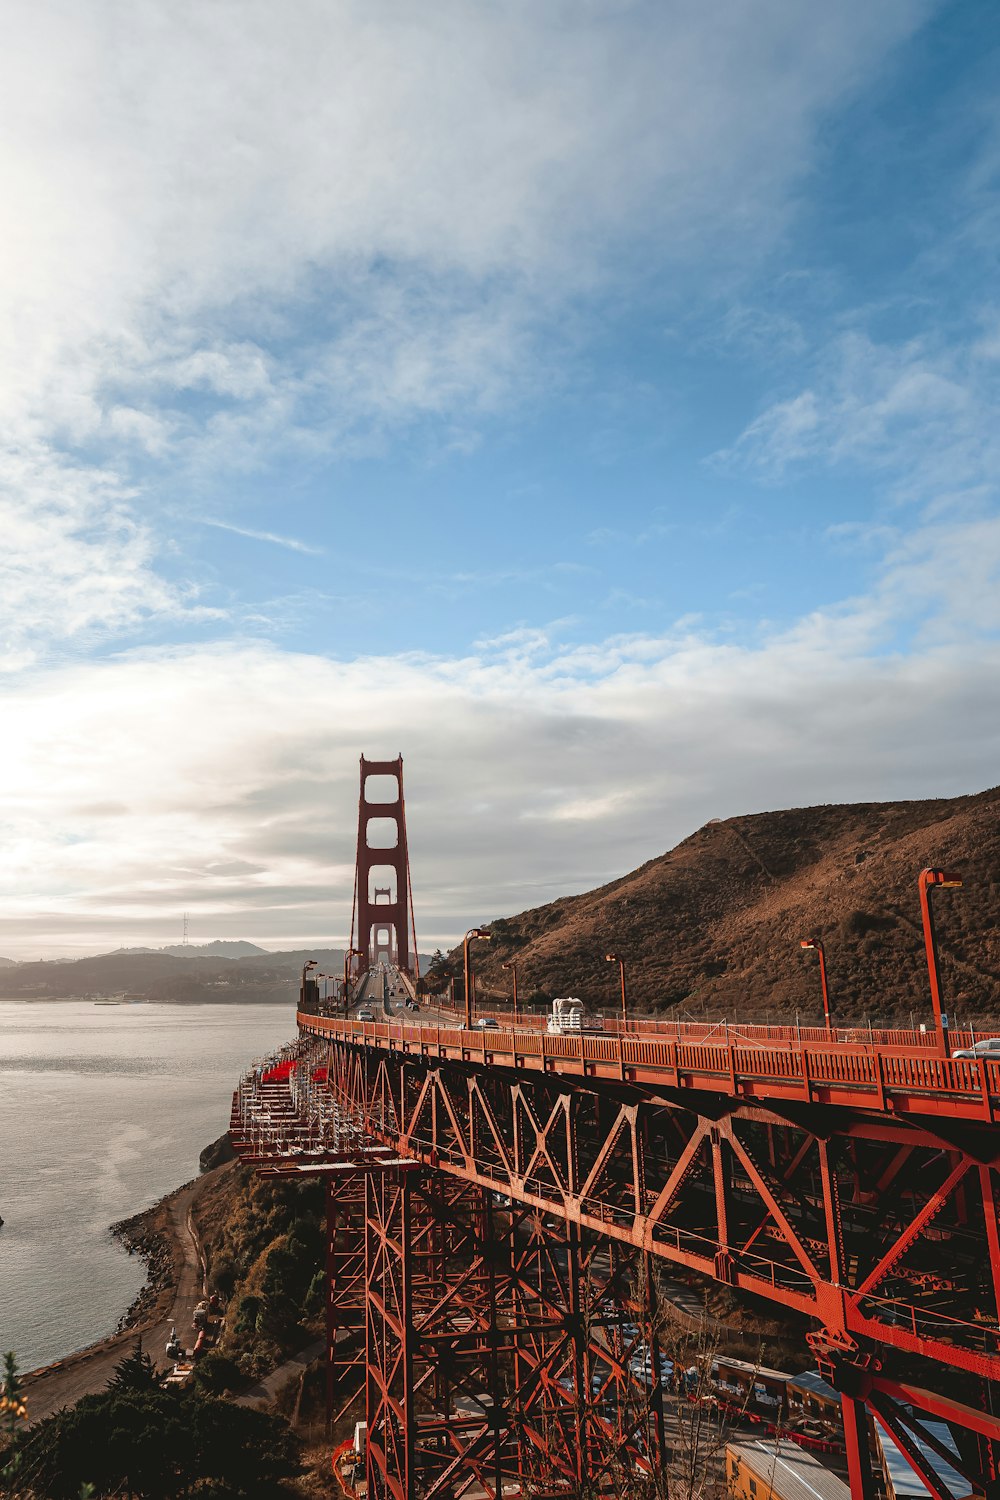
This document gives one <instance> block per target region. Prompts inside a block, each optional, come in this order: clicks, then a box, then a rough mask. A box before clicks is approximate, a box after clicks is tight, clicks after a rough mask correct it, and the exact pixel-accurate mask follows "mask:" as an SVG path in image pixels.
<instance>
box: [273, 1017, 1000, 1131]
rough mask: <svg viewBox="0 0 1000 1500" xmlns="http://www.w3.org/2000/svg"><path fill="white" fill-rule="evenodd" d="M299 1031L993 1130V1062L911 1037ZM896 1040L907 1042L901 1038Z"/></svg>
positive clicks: (449, 1056)
mask: <svg viewBox="0 0 1000 1500" xmlns="http://www.w3.org/2000/svg"><path fill="white" fill-rule="evenodd" d="M298 1024H299V1027H300V1030H301V1031H303V1032H305V1033H308V1034H311V1035H313V1036H319V1037H322V1036H327V1037H337V1038H339V1039H341V1040H344V1041H348V1042H355V1043H359V1044H362V1045H365V1046H368V1047H374V1048H376V1049H380V1050H384V1051H390V1052H402V1053H405V1054H411V1055H417V1056H423V1057H427V1058H441V1059H446V1060H448V1061H464V1062H468V1063H473V1064H477V1065H479V1066H494V1067H505V1068H515V1069H525V1070H528V1071H536V1072H548V1073H557V1074H566V1075H576V1076H582V1077H593V1078H597V1079H602V1078H603V1079H616V1080H618V1081H620V1082H626V1083H630V1084H635V1085H637V1086H639V1087H642V1088H654V1089H655V1088H660V1089H664V1088H666V1089H678V1090H698V1091H702V1092H704V1091H706V1090H707V1091H710V1092H716V1093H724V1094H728V1095H731V1096H733V1097H736V1098H739V1099H741V1100H748V1101H758V1102H760V1103H761V1104H766V1103H768V1102H769V1101H770V1102H776V1101H779V1100H792V1101H799V1102H806V1103H812V1104H828V1105H839V1106H843V1107H846V1108H851V1109H864V1110H874V1111H877V1112H879V1113H887V1114H892V1115H923V1116H927V1115H935V1116H941V1115H944V1116H948V1117H949V1118H952V1119H961V1120H969V1121H978V1122H995V1121H996V1119H997V1117H998V1109H1000V1059H998V1060H993V1059H991V1058H983V1057H978V1058H949V1057H944V1056H942V1055H941V1054H939V1053H934V1052H932V1051H931V1050H930V1048H929V1047H928V1046H927V1045H926V1044H925V1041H923V1040H922V1039H921V1037H922V1034H921V1033H910V1036H912V1038H913V1041H912V1042H911V1043H910V1044H909V1045H903V1044H900V1043H895V1044H882V1043H875V1044H868V1043H860V1042H853V1043H847V1042H828V1041H825V1040H824V1041H805V1040H802V1041H800V1040H799V1039H798V1037H797V1036H796V1034H795V1033H794V1032H792V1033H791V1034H790V1035H789V1036H788V1038H787V1040H785V1041H770V1042H754V1041H748V1040H746V1039H745V1037H741V1038H740V1039H739V1040H734V1039H733V1038H732V1037H726V1036H719V1035H718V1034H716V1036H714V1037H712V1038H708V1039H706V1038H704V1037H702V1038H701V1039H699V1040H686V1039H685V1038H684V1035H683V1031H682V1029H681V1028H678V1033H679V1034H678V1035H675V1036H668V1035H654V1036H649V1035H647V1036H642V1035H634V1036H633V1035H627V1034H626V1035H621V1036H616V1035H600V1034H597V1035H589V1036H588V1035H583V1036H559V1035H548V1034H547V1033H545V1032H540V1031H537V1030H534V1029H521V1028H518V1029H517V1030H514V1029H513V1028H511V1027H506V1028H503V1027H501V1028H498V1029H497V1030H492V1029H491V1030H488V1031H476V1030H466V1029H464V1028H462V1027H457V1026H438V1025H426V1024H412V1023H408V1022H404V1021H386V1022H380V1021H376V1022H362V1021H353V1020H344V1019H342V1018H339V1017H332V1016H317V1015H311V1014H307V1013H305V1012H302V1011H300V1012H299V1014H298ZM900 1035H904V1036H905V1035H906V1033H900Z"/></svg>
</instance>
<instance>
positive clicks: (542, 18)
mask: <svg viewBox="0 0 1000 1500" xmlns="http://www.w3.org/2000/svg"><path fill="white" fill-rule="evenodd" d="M927 9H928V6H926V5H914V4H913V3H912V0H883V3H881V4H880V5H878V6H871V5H867V4H864V3H862V0H845V3H844V4H841V5H839V6H836V7H826V8H824V9H822V10H821V11H817V10H816V9H815V8H807V9H803V8H802V7H801V6H799V5H797V4H795V3H793V0H768V3H766V4H764V5H760V6H754V7H749V6H738V7H733V6H731V5H725V4H721V3H719V4H717V5H714V6H712V5H709V6H706V5H705V4H703V3H700V4H696V3H694V0H672V3H670V4H666V5H664V4H654V3H651V0H622V3H616V4H611V5H608V4H604V3H600V0H588V3H584V4H580V3H570V0H553V3H551V4H547V5H537V4H534V3H528V0H516V3H514V4H510V5H504V6H493V5H470V4H468V3H467V0H431V3H429V4H423V5H420V6H418V7H413V6H410V5H407V4H402V3H400V0H344V3H342V4H339V5H337V6H330V5H328V4H326V3H323V0H300V3H298V4H296V6H295V7H294V10H293V11H292V12H288V11H287V10H286V9H284V8H281V7H276V6H274V5H273V4H270V3H268V0H217V3H214V4H213V5H211V6H204V5H200V4H196V3H194V0H180V3H177V4H174V5H171V6H169V7H166V8H164V7H163V6H160V5H155V4H153V3H151V0H137V3H136V4H133V5H130V6H128V7H126V8H124V9H123V8H122V7H121V6H120V5H118V4H114V3H111V0H98V3H95V4H90V5H86V6H79V5H73V4H70V3H68V0H12V3H11V4H9V5H8V6H7V7H6V9H5V13H4V46H3V49H2V50H0V176H2V180H3V183H4V217H5V224H6V226H7V231H6V232H5V233H4V235H3V236H2V237H0V432H2V434H3V441H4V443H5V444H7V445H9V453H8V457H7V460H6V465H7V468H8V469H10V468H11V467H12V466H13V467H14V468H16V467H17V465H18V461H19V459H18V455H19V454H20V453H21V452H23V451H25V450H28V451H30V452H31V453H32V454H34V455H36V461H37V466H38V468H39V469H40V470H43V471H44V472H45V473H46V474H47V475H53V474H55V473H56V472H57V471H58V469H59V467H60V465H65V473H64V475H63V480H61V481H59V482H60V483H62V482H65V485H66V487H67V488H68V489H74V488H77V487H78V486H79V484H80V474H79V471H80V469H81V467H82V465H83V460H82V459H81V458H80V457H79V456H78V455H79V454H80V453H85V454H86V455H87V462H88V463H89V462H92V461H94V456H95V455H96V462H97V464H98V467H99V469H100V471H101V472H100V475H98V476H96V477H95V479H94V481H93V484H92V486H91V498H90V500H89V501H88V505H89V506H90V510H91V514H93V515H94V516H95V524H96V525H97V528H98V530H100V529H102V528H103V529H104V530H105V531H107V530H109V529H110V530H112V531H113V530H115V529H116V528H119V527H120V526H121V525H122V524H123V522H124V521H125V520H127V521H128V524H129V525H130V526H131V527H132V528H133V538H141V546H140V545H139V544H138V543H137V542H136V541H133V543H132V545H131V546H130V547H127V548H126V547H124V546H121V545H119V546H117V548H116V549H115V559H114V568H113V570H112V572H113V583H112V587H110V589H109V590H108V591H107V598H108V601H109V603H108V609H107V611H106V612H105V615H104V618H103V620H99V616H100V609H99V602H100V597H101V593H102V590H101V587H100V586H99V585H97V586H92V570H91V567H90V562H91V560H92V558H93V555H94V554H93V550H92V547H91V544H90V543H89V542H88V545H87V546H84V547H82V548H81V549H80V551H79V553H78V554H77V566H76V568H75V570H74V571H73V574H72V579H71V578H70V569H71V558H70V555H69V553H68V552H66V553H65V555H64V561H63V578H64V580H65V581H66V583H67V586H68V588H69V590H70V592H72V593H77V594H83V593H88V594H89V599H90V603H89V605H88V606H87V608H86V609H84V610H83V611H82V612H81V614H82V617H84V618H85V619H86V620H88V621H92V623H93V624H94V625H95V626H96V625H97V624H98V623H100V624H102V625H103V626H104V627H105V628H106V629H108V630H117V629H120V628H121V627H122V625H123V623H125V622H127V620H128V619H129V618H130V611H132V610H133V609H134V608H136V607H137V606H133V605H125V604H124V603H123V599H124V598H126V597H128V598H134V597H136V596H138V595H139V594H140V593H142V594H143V595H144V596H145V602H144V604H143V606H142V609H144V610H145V611H147V612H148V611H152V612H155V611H157V610H158V609H160V608H162V609H165V610H167V611H169V612H177V611H178V609H179V608H180V607H181V603H182V600H183V595H182V594H181V595H179V594H178V593H176V592H175V591H173V590H171V589H170V588H168V587H167V586H166V585H165V584H164V583H162V582H161V583H159V584H154V586H152V587H150V586H149V584H150V576H149V575H150V567H151V565H152V549H153V547H154V546H155V542H156V537H157V534H158V517H157V512H156V505H155V501H154V499H153V498H152V492H151V491H149V490H147V491H145V492H143V493H142V495H141V496H139V497H133V496H130V495H129V494H128V493H127V491H128V485H127V483H126V478H125V476H126V475H127V474H128V472H129V470H128V467H127V466H128V463H129V459H130V457H131V456H136V457H138V458H141V459H144V460H145V461H147V462H149V461H154V462H156V463H160V464H165V465H169V464H174V465H175V466H176V465H177V464H179V463H181V464H186V465H188V466H192V465H193V466H196V467H197V466H200V467H201V468H202V469H203V470H204V469H209V470H212V471H213V472H216V473H217V472H218V471H219V469H220V468H222V467H224V466H237V467H238V466H240V465H248V464H253V463H254V462H256V461H257V459H258V458H259V456H260V454H261V453H262V452H263V451H267V452H270V453H273V452H274V451H276V450H277V449H278V448H280V447H281V445H283V444H289V443H291V444H298V445H305V446H307V447H309V446H312V447H324V446H329V445H331V444H333V445H337V446H340V447H345V446H346V447H350V446H351V445H352V444H354V445H357V444H358V443H361V444H363V443H365V442H369V443H370V442H373V441H377V440H378V438H379V435H380V433H382V432H383V431H385V430H389V429H392V428H393V427H394V426H398V424H399V423H401V422H402V423H405V422H409V421H413V420H421V419H424V418H427V417H430V418H434V419H437V420H440V421H442V422H444V423H446V424H449V425H450V430H449V431H447V432H446V433H445V434H444V437H443V440H444V441H445V442H446V443H447V444H448V445H450V446H453V447H458V448H462V449H466V450H467V449H468V448H469V447H471V446H473V445H474V442H475V432H474V428H475V424H476V422H477V420H478V418H479V416H480V414H481V413H482V412H483V411H487V410H492V409H495V408H496V406H497V405H498V404H499V403H501V402H503V401H506V400H508V399H510V398H511V396H512V394H516V396H517V397H518V398H519V399H528V398H530V396H531V394H532V391H533V390H534V389H538V388H540V387H541V386H542V385H545V384H550V383H551V382H552V381H553V380H555V379H558V364H557V362H554V359H555V357H554V356H553V357H551V358H550V359H549V360H548V361H547V362H545V363H540V362H539V358H540V356H539V350H540V345H539V343H538V340H537V339H536V337H535V335H536V332H537V330H538V329H539V328H542V327H544V328H545V329H547V331H548V333H549V336H550V337H551V336H553V333H554V331H555V330H559V331H560V336H561V337H563V338H565V339H567V340H570V341H571V340H572V339H573V338H574V336H575V334H574V327H575V317H574V311H573V309H574V307H575V306H576V302H575V300H574V299H578V298H579V297H580V294H581V293H586V292H592V291H594V290H595V289H596V288H599V287H600V286H602V285H604V284H605V282H606V280H609V279H610V277H611V268H612V266H613V267H614V274H615V276H616V277H621V276H623V275H624V276H626V277H627V276H630V275H635V274H638V268H639V267H640V266H641V264H642V263H643V256H644V254H645V250H646V248H648V247H650V246H652V247H655V251H656V259H657V263H658V265H659V266H660V267H661V268H662V267H663V265H664V264H666V263H668V262H669V263H670V264H671V266H672V267H673V268H674V273H675V275H676V276H677V277H678V278H679V279H683V274H684V271H685V268H694V267H697V271H698V274H699V275H702V276H704V275H706V274H711V268H712V267H722V266H726V267H728V269H729V272H730V273H734V272H735V271H736V268H745V267H746V266H747V265H749V264H752V262H753V259H754V256H755V254H756V253H757V252H758V251H759V250H760V249H762V248H764V247H765V246H767V245H768V244H771V243H773V241H774V238H775V236H776V235H778V234H780V232H781V229H782V226H783V224H784V222H785V220H786V216H787V213H788V211H789V204H790V202H791V201H792V197H793V194H794V188H795V184H796V182H797V181H798V179H799V178H800V176H801V175H802V174H803V173H804V172H805V171H807V170H808V168H809V165H810V163H811V160H812V150H813V138H814V134H815V131H816V128H817V125H818V123H819V121H820V120H821V118H822V116H823V112H824V111H825V110H826V109H828V108H829V107H831V106H832V105H833V104H834V103H836V102H838V101H840V100H841V99H842V98H843V97H844V95H845V93H846V92H848V91H849V90H850V89H852V88H853V87H855V86H856V85H858V84H860V83H861V82H863V81H864V80H865V79H866V78H867V77H868V76H870V74H871V73H872V71H873V70H874V69H875V68H876V67H877V66H878V65H879V63H880V62H881V61H882V60H883V59H884V57H885V54H886V52H887V50H888V49H890V48H891V47H892V46H893V45H894V44H895V43H896V42H898V41H899V40H901V39H902V38H904V37H905V36H907V35H908V34H909V33H910V32H912V30H913V29H914V27H916V26H917V25H918V24H919V22H920V20H921V18H922V16H923V15H924V14H925V13H926V11H927ZM740 274H742V271H741V272H740ZM67 453H69V454H71V455H77V456H75V457H67V456H66V455H67ZM32 480H33V472H32V468H31V466H28V468H26V469H22V471H21V472H20V475H19V481H18V483H17V484H16V485H15V486H13V487H12V489H11V490H10V491H9V494H8V500H7V504H8V506H9V507H14V508H15V509H16V512H17V516H16V518H15V524H14V526H13V529H12V530H11V531H10V532H9V533H8V536H7V538H5V540H6V541H7V543H8V546H10V545H13V544H17V545H19V546H28V545H30V543H31V533H32V522H31V517H32V515H33V513H35V512H36V511H37V510H38V509H39V508H42V509H44V508H45V507H46V506H47V505H48V504H49V501H48V499H47V495H48V493H49V491H50V489H51V486H50V484H49V481H48V479H46V480H45V481H44V482H43V483H42V487H41V489H40V490H38V491H36V490H34V489H33V488H32ZM101 493H107V494H108V495H109V496H111V497H113V498H111V499H110V500H109V504H108V508H107V512H106V516H105V518H104V520H103V521H101V520H97V519H96V510H95V507H96V506H97V504H98V498H99V496H100V494H101ZM74 513H75V512H74ZM67 524H68V525H70V532H71V531H72V524H71V523H60V525H59V527H57V530H58V529H60V528H61V530H62V533H63V534H64V535H66V534H70V533H67V531H66V526H67ZM40 556H41V554H39V553H38V552H35V551H32V552H29V553H26V554H24V556H23V557H22V555H21V554H20V553H18V554H17V555H16V557H15V559H14V566H15V568H17V569H20V570H21V573H22V575H23V576H22V583H21V586H20V596H21V598H22V599H24V600H25V601H26V602H27V603H28V609H27V615H26V618H27V617H31V618H33V619H37V618H38V617H39V616H40V615H41V614H42V613H43V611H42V610H41V609H40V607H39V603H40V598H39V595H38V593H37V591H36V592H34V593H31V595H30V600H29V599H28V594H29V592H30V591H29V590H28V582H29V581H30V580H31V579H34V578H36V577H37V575H38V574H39V571H40V570H41V568H42V566H43V565H42V563H41V561H40ZM102 566H103V563H102ZM126 575H127V576H126ZM96 576H97V577H98V578H100V577H104V576H105V575H104V573H102V571H101V568H98V570H97V575H96ZM76 618H77V616H76V614H74V613H73V612H72V611H67V610H62V609H60V610H57V611H55V612H54V614H53V617H52V620H51V622H50V627H49V629H50V633H51V635H52V636H53V637H54V638H56V639H57V640H61V641H63V642H65V641H66V639H67V638H71V637H72V632H73V628H74V627H73V622H74V620H75V619H76Z"/></svg>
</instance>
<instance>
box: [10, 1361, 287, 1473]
mask: <svg viewBox="0 0 1000 1500" xmlns="http://www.w3.org/2000/svg"><path fill="white" fill-rule="evenodd" d="M17 1455H18V1457H19V1459H20V1461H21V1465H22V1468H21V1474H22V1476H23V1483H24V1484H25V1485H26V1486H27V1487H29V1489H30V1492H32V1493H34V1494H36V1495H44V1496H46V1497H49V1500H78V1496H79V1495H80V1491H81V1488H82V1487H83V1486H85V1485H88V1484H89V1485H91V1486H92V1487H93V1492H94V1494H95V1496H111V1495H115V1496H118V1495H128V1496H132V1497H139V1500H175V1497H179V1496H182V1495H186V1494H189V1493H191V1492H192V1490H193V1489H194V1490H195V1492H196V1493H198V1494H199V1495H203V1494H206V1493H208V1494H211V1493H215V1494H216V1495H219V1496H221V1495H228V1496H234V1497H235V1496H258V1495H262V1494H272V1495H273V1494H280V1493H281V1490H280V1486H281V1484H282V1481H284V1480H286V1479H292V1478H294V1477H295V1476H296V1475H297V1474H299V1473H300V1472H301V1463H300V1459H299V1443H298V1440H297V1438H296V1437H295V1435H294V1433H292V1432H291V1430H290V1429H289V1427H288V1425H287V1423H286V1422H284V1421H283V1420H282V1418H280V1417H272V1416H269V1415H268V1414H266V1413H265V1412H259V1411H254V1410H252V1409H251V1408H249V1407H242V1406H236V1405H234V1404H232V1403H231V1402H228V1401H220V1400H216V1399H214V1398H212V1397H207V1396H203V1395H201V1394H200V1393H199V1392H198V1391H196V1390H192V1389H188V1390H185V1391H176V1390H164V1389H163V1388H162V1387H160V1386H157V1387H156V1388H154V1389H146V1390H135V1389H128V1388H113V1387H109V1389H108V1390H106V1391H103V1392H101V1394H100V1395H96V1396H85V1397H84V1398H83V1400H82V1401H79V1402H78V1403H77V1405H76V1406H74V1407H69V1408H67V1409H66V1410H64V1411H61V1412H58V1413H56V1415H55V1416H53V1417H48V1418H47V1419H46V1420H45V1421H43V1422H39V1423H38V1425H37V1426H35V1427H33V1428H31V1429H30V1430H29V1431H28V1432H27V1433H22V1434H19V1436H18V1439H17ZM205 1481H208V1482H209V1485H208V1487H206V1486H205Z"/></svg>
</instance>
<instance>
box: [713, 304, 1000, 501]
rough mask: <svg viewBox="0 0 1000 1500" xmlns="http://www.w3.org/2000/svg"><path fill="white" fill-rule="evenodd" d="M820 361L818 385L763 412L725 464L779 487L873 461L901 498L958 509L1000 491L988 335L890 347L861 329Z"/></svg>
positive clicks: (998, 381) (999, 379)
mask: <svg viewBox="0 0 1000 1500" xmlns="http://www.w3.org/2000/svg"><path fill="white" fill-rule="evenodd" d="M816 364H817V367H818V368H817V378H816V379H815V381H814V382H813V383H812V384H811V385H810V386H809V387H808V388H806V389H805V390H802V391H799V392H798V393H797V394H795V395H794V396H790V397H787V398H785V399H783V400H780V401H777V402H775V403H774V404H773V405H771V406H770V407H768V408H767V409H766V410H765V411H764V412H762V413H761V415H760V416H759V417H757V418H756V419H755V420H754V421H753V422H751V423H750V425H749V426H748V427H747V428H746V429H745V431H744V432H743V433H742V434H741V435H740V437H739V438H738V440H737V442H736V443H735V444H734V446H733V447H732V448H731V449H729V450H728V451H727V452H725V453H721V454H717V455H716V462H717V463H718V464H719V465H721V466H723V467H728V468H745V469H748V470H749V471H750V472H751V473H754V474H756V475H757V476H758V477H760V478H763V479H766V480H769V481H777V480H780V479H782V478H784V477H786V476H787V475H788V474H789V473H790V472H794V471H796V470H799V469H802V468H804V467H807V466H809V465H814V466H815V465H819V464H825V465H839V466H843V467H847V466H849V465H855V466H857V465H863V466H864V468H865V470H866V471H867V472H869V473H875V474H876V475H881V476H882V478H883V479H884V480H885V481H886V482H887V483H888V484H891V485H892V487H893V493H894V494H895V496H896V497H897V498H899V499H905V500H919V501H924V502H927V501H932V502H933V503H934V504H936V505H937V506H939V507H941V506H946V507H948V508H949V509H950V510H954V508H955V506H956V504H959V505H964V506H965V507H968V506H969V505H970V504H971V505H975V504H976V503H977V501H980V500H982V499H983V498H985V493H986V491H987V490H988V491H989V492H990V493H995V492H996V487H997V485H998V482H1000V428H998V425H997V422H996V420H995V417H996V409H997V404H998V401H1000V368H998V366H997V364H996V362H995V361H993V360H991V359H988V358H986V357H985V354H984V346H983V342H982V339H981V338H980V336H979V335H978V333H977V334H976V335H973V336H966V337H964V338H963V337H957V338H954V339H953V340H952V341H951V342H949V343H948V344H945V343H944V341H943V339H942V338H940V337H939V338H938V339H936V340H934V341H932V340H930V339H911V340H909V341H907V342H905V343H897V344H890V343H885V342H881V343H880V342H876V341H875V340H874V339H872V338H871V337H869V336H868V335H867V334H865V333H861V332H851V333H848V334H844V335H842V336H841V337H839V338H837V339H836V340H834V341H833V342H832V343H831V344H830V345H828V346H827V347H825V348H823V349H822V350H821V351H820V353H819V355H818V356H817V359H816ZM984 487H985V489H984Z"/></svg>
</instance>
